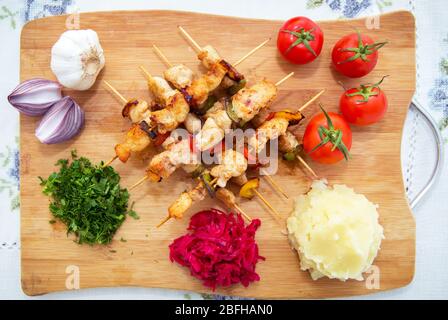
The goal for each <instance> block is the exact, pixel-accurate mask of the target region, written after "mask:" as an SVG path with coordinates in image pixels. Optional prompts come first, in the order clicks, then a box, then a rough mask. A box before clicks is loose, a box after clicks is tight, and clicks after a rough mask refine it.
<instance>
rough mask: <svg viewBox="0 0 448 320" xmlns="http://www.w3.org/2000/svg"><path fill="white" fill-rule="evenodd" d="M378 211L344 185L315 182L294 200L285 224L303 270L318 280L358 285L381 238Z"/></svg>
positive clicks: (372, 258) (374, 254)
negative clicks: (354, 280)
mask: <svg viewBox="0 0 448 320" xmlns="http://www.w3.org/2000/svg"><path fill="white" fill-rule="evenodd" d="M376 209H377V206H376V205H375V204H373V203H371V202H370V201H369V200H367V198H366V197H365V196H363V195H361V194H357V193H355V192H354V191H353V189H351V188H348V187H347V186H345V185H335V186H334V187H333V188H332V187H328V186H327V184H326V181H315V182H314V183H313V185H312V188H311V190H310V192H308V194H306V195H302V196H300V197H298V198H297V199H296V202H295V206H294V211H293V212H292V214H291V216H290V217H289V218H288V221H287V227H288V236H289V240H290V242H291V244H292V245H293V247H294V249H296V250H297V252H298V254H299V258H300V265H301V269H302V270H309V272H310V274H311V277H312V278H313V280H316V279H319V278H321V277H324V276H326V277H328V278H331V279H339V280H342V281H345V280H347V279H356V280H363V277H362V273H363V272H365V271H366V270H367V269H368V268H369V267H370V266H371V264H372V262H373V260H374V259H375V257H376V255H377V253H378V250H379V248H380V244H381V239H383V238H384V236H383V227H382V226H381V225H380V224H379V223H378V212H377V210H376Z"/></svg>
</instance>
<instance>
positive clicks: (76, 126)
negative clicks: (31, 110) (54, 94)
mask: <svg viewBox="0 0 448 320" xmlns="http://www.w3.org/2000/svg"><path fill="white" fill-rule="evenodd" d="M83 125H84V111H83V110H82V109H81V107H80V106H79V105H78V104H77V103H76V102H75V101H74V100H73V99H72V98H71V97H64V98H62V99H61V100H60V101H58V102H56V103H55V104H54V105H53V106H52V107H51V109H50V110H48V112H47V113H46V114H45V116H44V117H43V118H42V120H41V122H40V123H39V126H38V127H37V129H36V137H37V138H38V139H39V140H40V142H42V143H45V144H53V143H59V142H63V141H66V140H69V139H71V138H73V137H74V136H75V135H76V134H78V133H79V131H80V130H81V128H82V126H83Z"/></svg>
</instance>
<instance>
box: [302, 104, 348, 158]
mask: <svg viewBox="0 0 448 320" xmlns="http://www.w3.org/2000/svg"><path fill="white" fill-rule="evenodd" d="M319 107H320V109H321V110H322V112H323V113H324V115H325V118H326V119H327V127H328V128H326V127H324V126H320V127H319V128H318V129H317V132H318V134H319V137H320V140H321V141H320V143H319V144H318V145H317V146H315V147H314V148H313V149H312V150H311V151H310V153H313V152H314V151H316V150H317V149H319V148H321V147H323V146H324V145H326V144H327V143H328V142H330V143H331V144H332V145H333V147H332V148H331V151H334V150H336V149H338V150H339V151H341V152H342V154H343V155H344V158H345V160H348V159H349V158H350V152H349V151H348V149H347V147H346V146H345V144H344V142H343V141H342V136H343V133H342V130H340V129H335V128H334V125H333V121H332V120H331V118H330V116H329V115H328V113H327V112H326V111H325V109H324V107H323V106H322V104H321V103H319Z"/></svg>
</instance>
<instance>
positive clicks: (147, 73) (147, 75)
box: [139, 66, 153, 81]
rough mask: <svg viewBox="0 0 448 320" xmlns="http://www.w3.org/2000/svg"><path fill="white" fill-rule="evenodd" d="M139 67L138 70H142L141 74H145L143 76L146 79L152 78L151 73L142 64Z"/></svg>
mask: <svg viewBox="0 0 448 320" xmlns="http://www.w3.org/2000/svg"><path fill="white" fill-rule="evenodd" d="M139 68H140V70H141V71H142V72H143V74H144V75H145V77H146V79H147V80H148V81H151V80H153V77H152V75H151V74H150V73H149V71H148V70H146V68H145V67H144V66H139Z"/></svg>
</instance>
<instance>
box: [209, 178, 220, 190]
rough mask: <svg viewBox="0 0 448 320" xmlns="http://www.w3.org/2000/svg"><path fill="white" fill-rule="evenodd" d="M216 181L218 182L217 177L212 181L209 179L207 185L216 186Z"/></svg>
mask: <svg viewBox="0 0 448 320" xmlns="http://www.w3.org/2000/svg"><path fill="white" fill-rule="evenodd" d="M217 182H218V177H216V178H214V179H213V180H212V181H210V183H209V185H211V186H212V187H213V188H214V187H216V183H217Z"/></svg>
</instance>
